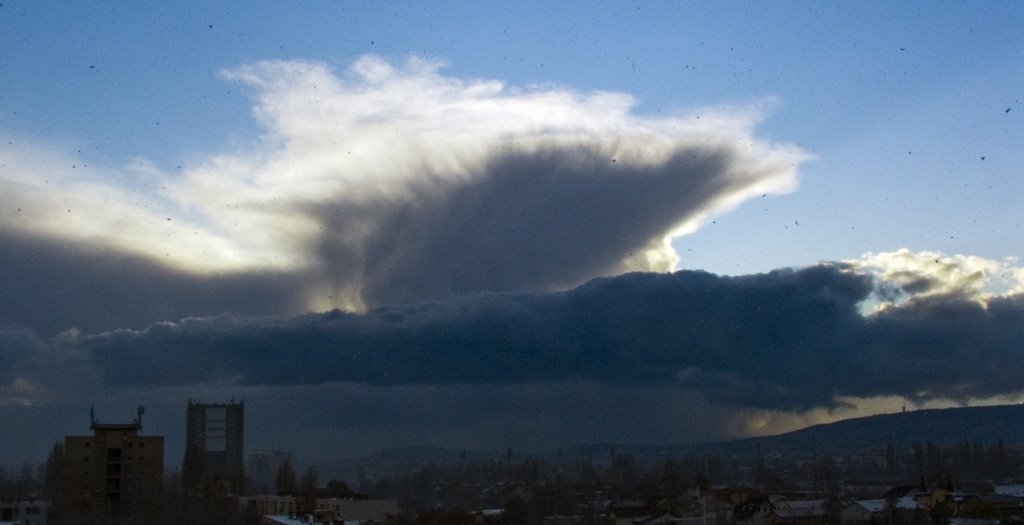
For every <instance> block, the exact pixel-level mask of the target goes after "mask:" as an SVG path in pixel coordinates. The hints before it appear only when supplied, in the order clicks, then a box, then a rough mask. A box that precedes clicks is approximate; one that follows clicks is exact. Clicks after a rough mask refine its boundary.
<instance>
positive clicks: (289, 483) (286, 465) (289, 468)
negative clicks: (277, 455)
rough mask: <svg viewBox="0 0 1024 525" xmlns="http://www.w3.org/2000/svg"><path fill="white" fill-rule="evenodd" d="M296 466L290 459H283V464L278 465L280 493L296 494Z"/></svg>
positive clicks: (277, 480)
mask: <svg viewBox="0 0 1024 525" xmlns="http://www.w3.org/2000/svg"><path fill="white" fill-rule="evenodd" d="M296 477H297V476H296V474H295V466H294V465H292V461H291V460H290V459H283V460H281V464H280V465H279V466H278V467H277V478H276V480H275V481H276V482H277V493H278V494H279V495H282V496H283V495H286V494H294V493H295V489H296V486H295V480H296Z"/></svg>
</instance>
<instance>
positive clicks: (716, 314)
mask: <svg viewBox="0 0 1024 525" xmlns="http://www.w3.org/2000/svg"><path fill="white" fill-rule="evenodd" d="M882 260H898V261H900V264H898V265H894V266H900V267H902V270H900V272H899V278H898V279H897V280H893V279H886V278H884V277H881V276H883V275H886V273H885V272H882V271H871V272H868V271H864V270H863V269H862V268H863V267H865V266H870V265H871V264H878V261H882ZM865 261H867V263H865ZM978 263H979V261H978V260H975V259H968V258H957V257H944V256H942V255H940V254H935V253H927V252H925V253H920V254H913V253H910V252H905V251H902V252H895V253H891V254H872V255H869V256H868V257H866V258H865V259H864V260H862V261H846V262H843V263H829V264H824V263H823V264H818V265H815V266H811V267H807V268H803V269H789V270H777V271H773V272H770V273H766V274H757V275H747V276H737V277H727V276H716V275H712V274H708V273H704V272H692V271H682V272H677V273H674V274H655V273H629V274H624V275H620V276H616V277H608V278H600V279H596V280H594V281H591V282H589V283H587V284H585V285H583V286H580V287H577V288H573V289H571V290H567V291H563V292H551V293H541V292H504V293H477V294H468V295H464V296H461V297H458V298H454V299H447V300H441V301H427V302H419V303H414V304H406V305H392V306H387V307H380V308H376V309H372V310H370V311H368V312H366V313H365V314H355V313H346V312H342V311H338V310H335V311H332V312H327V313H322V314H305V315H302V316H298V317H294V318H291V319H281V318H264V317H239V316H234V315H228V314H225V315H220V316H214V317H202V318H188V319H184V320H182V321H180V322H174V323H172V322H163V323H158V324H154V325H152V326H150V327H148V328H146V329H144V330H129V329H122V330H114V331H110V332H104V333H98V334H84V333H80V332H77V331H69V332H66V333H63V334H60V335H57V336H55V337H53V338H51V339H49V340H44V339H41V338H38V337H36V336H35V335H33V334H32V333H31V332H28V331H24V330H21V331H18V330H8V331H3V332H0V354H2V355H0V358H2V359H3V361H4V362H5V363H8V364H9V365H10V366H8V367H7V368H6V369H5V371H4V373H3V375H2V376H0V385H3V386H4V390H5V391H6V395H5V396H4V397H6V398H7V399H10V400H14V399H25V400H29V399H31V397H32V395H33V392H36V393H39V394H40V395H42V397H41V398H40V399H39V401H45V398H46V397H47V396H48V395H50V394H46V393H53V392H57V391H60V390H63V389H65V388H80V385H79V384H78V383H82V384H93V385H102V387H103V388H113V389H118V388H136V387H147V386H150V387H151V386H164V387H167V386H170V387H181V386H198V385H222V386H226V387H231V386H236V387H242V388H252V387H267V388H279V387H289V386H300V385H319V384H330V383H363V384H369V385H375V386H384V387H387V386H401V385H515V384H535V385H541V384H555V383H567V382H569V383H571V382H583V383H594V384H606V385H622V386H639V387H643V386H671V387H675V388H680V389H681V390H683V391H689V392H696V393H698V394H700V395H701V396H703V397H704V398H705V399H709V400H714V401H716V402H724V403H727V404H730V405H733V406H736V407H747V408H757V409H773V410H788V411H793V410H797V411H800V410H809V409H814V408H820V407H836V406H839V405H841V404H842V399H844V398H870V397H878V396H894V395H895V396H905V397H907V398H910V399H912V400H914V401H918V402H923V401H928V400H933V399H951V400H957V401H964V402H965V401H969V400H971V399H984V398H990V397H993V396H1000V395H1014V394H1019V393H1020V390H1021V389H1020V384H1019V381H1018V378H1017V371H1018V370H1020V369H1021V365H1024V356H1022V355H1021V352H1020V348H1021V344H1022V343H1024V295H1022V294H1020V293H1019V292H1017V293H1000V294H993V293H989V292H985V291H984V289H983V288H977V287H973V285H968V283H972V282H976V281H978V280H979V279H980V280H981V281H985V282H992V281H993V280H995V279H999V278H1002V279H1005V274H1006V273H1007V272H1009V273H1013V272H1016V273H1017V274H1018V275H1019V269H1016V268H1013V267H1012V266H1008V265H1007V264H996V263H992V262H991V261H988V262H986V263H985V264H984V265H980V266H984V267H987V268H990V269H991V268H994V266H993V264H995V267H998V268H999V269H1000V270H1001V271H1003V275H1002V276H1001V275H992V274H990V273H987V271H986V270H979V271H980V272H981V274H980V276H974V275H972V274H973V272H974V270H975V269H976V268H978V267H979V264H978ZM929 264H931V265H933V266H934V267H935V269H939V271H944V272H947V273H953V274H957V275H960V276H961V279H960V280H961V281H962V283H964V285H963V286H956V283H952V281H951V280H947V281H942V282H934V283H931V284H929V283H928V282H927V281H926V280H925V279H924V278H923V277H921V278H918V279H908V277H909V276H910V275H911V274H915V273H916V274H918V275H926V274H927V273H928V271H929V270H928V269H927V268H925V267H926V266H928V265H929ZM915 266H917V267H919V268H918V269H908V268H912V267H915ZM1021 282H1022V281H1020V280H1017V281H1014V284H1015V285H1016V286H1017V287H1019V286H1020V284H1021ZM951 286H952V288H953V289H954V290H955V291H947V290H948V289H950V287H951ZM937 290H938V291H941V292H942V293H934V292H935V291H937ZM897 296H898V297H897ZM897 299H898V300H897ZM870 301H875V302H876V303H879V304H881V305H882V306H881V307H879V308H877V309H875V311H874V312H872V313H869V314H864V313H863V306H864V304H865V303H866V302H870ZM68 381H70V384H71V385H72V386H70V387H69V386H66V385H67V384H68V383H67V382H68ZM61 385H65V386H61Z"/></svg>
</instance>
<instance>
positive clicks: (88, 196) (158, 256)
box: [0, 56, 807, 333]
mask: <svg viewBox="0 0 1024 525" xmlns="http://www.w3.org/2000/svg"><path fill="white" fill-rule="evenodd" d="M442 68H443V64H442V63H439V62H436V61H430V60H426V59H422V58H416V57H413V58H410V59H408V60H407V61H406V62H405V63H402V64H398V65H396V64H393V63H390V62H388V61H385V60H383V59H381V58H377V57H373V56H366V57H363V58H361V59H359V60H357V61H356V62H355V63H354V64H352V65H351V66H350V67H348V68H347V69H345V70H344V71H343V72H341V73H340V74H339V73H336V72H335V71H334V70H333V69H332V68H331V67H329V66H328V65H326V64H323V63H318V62H307V61H298V60H296V61H268V62H259V63H255V64H249V65H244V66H241V67H237V68H234V69H229V70H225V71H224V72H222V75H223V76H224V78H226V79H227V80H228V81H231V82H238V83H240V84H242V85H244V86H246V87H247V88H248V89H249V91H250V92H251V94H252V98H253V101H254V108H253V115H254V117H255V118H256V120H257V122H258V124H259V125H260V126H261V129H262V133H261V135H260V136H259V137H258V138H255V139H252V140H249V141H244V143H242V144H237V145H236V146H234V147H233V148H232V149H231V150H229V151H224V152H218V153H212V154H208V155H205V156H200V157H197V158H195V159H191V160H190V161H189V162H186V163H184V164H183V165H182V166H181V167H180V170H179V169H169V168H166V167H160V166H156V165H154V164H153V163H151V162H147V161H145V160H144V159H135V160H133V161H131V162H128V163H126V164H125V165H123V166H110V165H107V166H99V165H96V164H95V163H94V165H92V166H90V165H89V164H88V163H86V162H83V161H82V160H81V159H78V160H75V159H76V158H77V157H76V156H75V155H73V154H71V153H70V151H68V149H69V148H67V147H64V148H63V149H62V148H57V147H44V146H40V145H25V143H24V141H19V140H5V141H3V144H2V145H0V149H2V151H0V153H2V155H3V158H4V162H3V163H2V164H3V165H2V166H0V189H2V191H0V195H2V197H0V199H2V206H0V225H2V226H0V236H2V237H3V239H4V241H5V242H6V243H8V244H10V245H12V246H16V247H18V250H17V252H16V253H7V254H5V255H3V257H2V259H0V264H2V265H4V267H5V269H9V270H10V271H8V272H5V274H6V275H8V276H14V275H16V276H17V277H16V278H15V277H7V278H5V279H4V281H5V282H3V283H0V284H5V285H9V286H10V289H14V290H18V291H23V292H22V293H21V294H20V295H19V296H18V297H16V298H14V299H10V300H6V301H3V302H4V303H5V304H3V305H0V313H2V314H4V315H3V318H4V319H6V320H7V322H8V323H10V324H14V325H27V326H38V327H39V328H40V329H42V330H43V331H45V332H50V333H52V332H53V331H55V330H63V329H67V328H70V327H71V326H78V327H82V328H84V329H87V330H96V329H111V328H118V327H122V326H134V327H142V326H145V325H146V324H149V323H151V322H154V321H158V320H161V319H178V318H181V317H184V316H188V315H209V314H213V313H218V312H222V311H227V310H230V311H235V312H239V313H255V314H278V315H281V314H295V313H299V312H302V311H323V310H326V309H329V308H334V307H339V308H344V309H348V310H356V311H359V310H362V309H364V308H366V307H368V306H374V305H380V304H391V303H404V302H410V301H418V300H424V299H433V298H443V297H453V296H458V295H460V294H464V293H467V292H476V291H506V290H536V291H550V290H557V289H565V288H568V287H571V286H575V285H578V284H580V283H582V282H584V281H586V280H587V279H590V278H593V277H597V276H607V275H615V274H618V273H621V272H623V271H629V270H649V271H669V270H672V269H673V268H674V266H675V264H676V261H677V258H676V254H675V252H674V251H673V250H672V248H671V247H670V246H669V240H670V239H671V238H672V237H673V236H677V235H679V234H681V233H684V232H687V231H693V230H694V229H696V228H697V227H699V225H700V224H701V223H702V222H703V221H705V220H706V219H707V218H708V217H709V216H712V215H713V214H716V213H721V212H723V211H726V210H728V209H730V208H731V207H734V206H736V205H738V204H739V203H741V202H742V201H743V200H745V199H748V198H750V197H752V196H755V195H758V196H760V195H765V194H772V193H781V192H787V191H791V190H793V189H794V188H795V185H796V175H797V168H798V166H799V164H800V163H801V162H802V161H803V160H805V159H806V158H807V155H806V154H804V153H803V152H801V151H800V150H799V149H798V148H796V147H795V146H789V145H784V144H776V143H772V142H769V141H766V140H763V139H760V138H757V137H755V136H754V133H753V127H754V126H755V125H756V124H757V122H758V121H759V120H760V119H761V118H762V116H761V112H760V110H759V109H758V108H757V107H756V105H755V106H751V107H748V108H731V109H730V108H718V109H703V110H695V111H693V112H692V113H687V114H681V113H680V114H669V115H657V114H655V115H641V114H638V113H637V112H636V109H635V108H636V101H635V100H633V98H632V97H630V96H629V95H626V94H622V93H609V92H595V93H579V92H576V91H574V90H572V89H570V88H567V87H561V86H550V85H538V86H527V87H510V86H505V85H503V84H502V83H501V82H497V81H492V80H463V79H457V78H452V77H447V76H444V75H443V74H442ZM112 260H116V261H117V263H116V264H113V265H112V264H111V263H110V261H112ZM65 274H67V275H68V277H67V278H65V279H61V276H63V275H65ZM55 276H56V278H57V280H58V281H61V280H63V282H62V283H61V284H62V285H63V286H62V287H60V288H64V290H63V291H64V292H65V293H67V294H70V295H71V296H84V297H88V296H91V295H94V294H96V293H97V292H99V290H96V289H92V288H90V287H88V286H85V285H83V283H94V284H95V287H96V288H101V289H104V290H105V294H106V296H105V297H102V298H100V299H99V301H100V302H101V303H106V302H109V303H110V308H113V307H115V306H117V307H120V308H121V309H122V310H123V311H127V312H131V313H129V314H125V313H123V312H122V313H112V312H111V313H107V310H110V308H99V309H94V311H92V312H91V313H90V312H84V311H81V309H79V310H75V309H74V308H63V307H61V306H59V303H60V302H61V301H58V300H56V297H53V296H50V295H47V294H46V293H45V290H51V289H53V288H54V286H53V284H54V280H53V279H54V277H55ZM6 281H9V282H6ZM114 282H116V283H117V284H116V285H113V283H114ZM211 287H212V289H214V290H216V292H212V293H211V292H207V291H204V290H207V289H211ZM40 291H43V292H42V295H41V296H40V295H37V294H39V293H40ZM136 294H137V295H136ZM135 297H140V298H142V299H141V300H137V299H135ZM183 297H189V298H190V299H184V298H183ZM14 302H18V303H19V305H18V306H15V305H13V304H12V303H14ZM55 304H57V305H58V306H56V307H55V306H54V305H55ZM247 305H260V306H255V307H252V306H249V307H247ZM268 305H273V306H268ZM47 309H48V315H49V317H50V318H49V319H47V320H46V321H38V324H33V320H32V319H31V318H32V317H33V316H34V317H36V318H43V317H44V315H43V310H47ZM104 316H106V317H104Z"/></svg>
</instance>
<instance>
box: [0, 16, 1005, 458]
mask: <svg viewBox="0 0 1024 525" xmlns="http://www.w3.org/2000/svg"><path fill="white" fill-rule="evenodd" d="M1022 21H1024V5H1022V4H1020V3H1019V2H985V3H980V2H979V3H959V2H957V3H954V2H940V3H935V2H903V3H899V4H895V5H893V4H891V3H882V2H857V3H838V2H836V3H822V2H779V3H770V2H764V3H758V4H756V5H755V4H747V3H738V2H737V3H726V2H715V3H710V2H709V3H697V2H693V3H683V4H680V3H677V2H639V3H626V2H559V3H550V2H517V3H509V4H494V3H470V2H467V3H458V2H450V3H445V4H444V5H433V4H423V3H412V2H409V3H406V2H374V3H342V2H337V3H333V2H332V3H327V2H302V3H298V2H296V3H291V2H244V3H243V2H238V3H234V2H218V3H209V2H174V3H166V2H165V3H156V2H154V3H147V4H144V5H139V4H128V3H122V2H90V3H79V4H67V3H60V2H21V1H11V0H3V1H2V3H0V49H2V50H3V51H2V52H0V57H2V59H0V247H2V248H0V291H2V293H0V360H2V362H3V363H4V364H3V366H2V367H0V422H2V424H0V464H17V463H21V462H25V461H30V462H35V461H41V460H42V459H44V458H45V454H46V453H47V451H48V450H49V448H50V446H51V445H52V443H53V442H54V441H56V440H58V439H60V438H61V437H62V436H64V435H68V434H81V433H87V432H88V428H87V424H88V415H87V414H88V412H89V407H90V406H95V407H96V413H97V417H98V418H99V419H100V420H101V421H118V420H128V419H130V418H131V417H133V416H134V413H135V410H134V407H135V406H136V405H138V404H144V405H146V407H147V410H146V419H145V421H144V432H147V433H153V434H160V435H165V436H166V437H167V463H168V466H175V465H177V464H178V463H179V462H180V457H181V454H182V452H183V442H184V437H183V433H184V413H185V405H186V402H187V400H188V399H190V398H192V399H200V400H205V401H208V402H226V401H228V400H231V399H244V400H245V401H246V418H247V429H246V432H247V434H246V443H247V448H250V449H255V448H282V449H287V450H292V451H294V452H295V453H296V454H297V455H298V456H299V457H300V458H329V457H345V456H352V455H359V454H365V453H369V452H373V451H375V450H378V449H380V448H385V447H395V446H407V445H435V446H450V447H458V448H469V449H492V448H493V449H505V448H514V449H516V450H532V451H538V452H544V451H549V450H551V449H552V448H554V447H562V446H571V445H573V444H581V443H590V442H621V443H688V442H699V441H710V440H718V439H728V438H734V437H744V436H751V435H762V434H768V433H775V432H781V431H786V430H791V429H795V428H799V427H801V426H805V425H809V424H814V423H818V422H825V421H832V420H836V419H839V418H844V417H852V416H857V415H866V414H871V413H877V412H884V411H894V410H898V409H899V408H900V407H901V406H902V405H903V404H904V403H909V404H910V405H911V406H945V405H951V404H987V403H997V402H1018V401H1020V399H1021V395H1022V389H1021V387H1020V384H1019V381H1018V380H1017V379H1018V377H1019V373H1017V372H1018V371H1019V370H1021V367H1022V365H1024V354H1022V351H1024V295H1022V293H1024V265H1022V263H1021V262H1020V260H1019V258H1020V257H1021V256H1022V253H1024V230H1022V226H1021V220H1022V214H1021V211H1020V210H1021V209H1024V176H1022V175H1024V173H1022V167H1024V148H1021V147H1020V146H1021V144H1022V143H1024V121H1022V114H1024V105H1022V104H1021V100H1022V98H1024V68H1022V67H1021V66H1020V64H1021V63H1022V58H1024V36H1022V35H1021V33H1020V31H1019V27H1020V24H1021V22H1022Z"/></svg>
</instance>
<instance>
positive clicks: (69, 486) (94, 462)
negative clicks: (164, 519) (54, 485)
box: [61, 407, 164, 523]
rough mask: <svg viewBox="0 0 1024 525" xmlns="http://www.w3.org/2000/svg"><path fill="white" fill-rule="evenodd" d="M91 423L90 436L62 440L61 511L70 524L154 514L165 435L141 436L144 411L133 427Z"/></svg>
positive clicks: (128, 519)
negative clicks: (62, 492)
mask: <svg viewBox="0 0 1024 525" xmlns="http://www.w3.org/2000/svg"><path fill="white" fill-rule="evenodd" d="M90 415H91V416H92V414H90ZM91 419H92V424H91V425H90V428H91V429H92V435H91V436H67V437H65V438H64V465H63V469H62V473H61V476H62V478H63V486H64V494H63V496H64V502H63V505H62V507H63V508H62V512H64V513H65V514H66V516H67V518H68V522H86V523H119V522H122V521H124V522H129V521H133V520H136V519H139V518H143V517H146V516H154V515H158V513H159V510H160V509H159V504H160V497H161V493H162V490H163V477H164V438H163V436H140V435H139V431H140V430H141V429H142V407H139V415H138V417H137V418H136V419H135V420H134V421H132V422H131V423H99V422H97V421H96V418H95V416H92V417H91Z"/></svg>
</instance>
